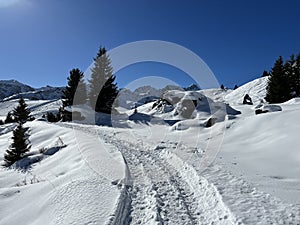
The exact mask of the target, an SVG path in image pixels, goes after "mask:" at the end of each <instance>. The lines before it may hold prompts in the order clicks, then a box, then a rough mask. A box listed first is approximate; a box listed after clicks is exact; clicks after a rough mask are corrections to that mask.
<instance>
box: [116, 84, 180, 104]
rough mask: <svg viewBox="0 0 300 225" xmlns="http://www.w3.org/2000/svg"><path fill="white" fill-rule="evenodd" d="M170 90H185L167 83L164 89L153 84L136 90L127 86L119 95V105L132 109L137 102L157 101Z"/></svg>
mask: <svg viewBox="0 0 300 225" xmlns="http://www.w3.org/2000/svg"><path fill="white" fill-rule="evenodd" d="M169 90H183V89H182V88H181V87H178V86H174V85H167V86H166V87H164V88H162V89H156V88H154V87H152V86H142V87H139V88H137V89H135V90H134V91H131V90H129V89H127V88H123V89H121V90H120V92H119V95H118V103H119V106H121V107H123V108H125V109H132V108H133V107H134V106H135V105H136V104H137V105H142V104H145V103H148V102H151V101H155V100H157V99H159V98H161V96H162V95H163V93H165V92H166V91H169Z"/></svg>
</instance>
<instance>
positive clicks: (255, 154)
mask: <svg viewBox="0 0 300 225" xmlns="http://www.w3.org/2000/svg"><path fill="white" fill-rule="evenodd" d="M266 82H267V80H266V79H262V78H260V79H257V80H255V81H253V82H250V83H248V84H246V85H244V86H242V87H240V90H238V89H237V90H235V91H231V90H221V89H210V90H201V91H182V90H171V91H164V92H163V93H159V94H162V95H161V96H159V97H162V99H163V100H159V101H157V102H149V103H146V104H142V103H141V105H140V106H138V107H137V113H134V109H129V110H126V109H123V111H122V114H118V113H116V114H115V115H113V119H114V120H115V121H113V122H108V121H107V120H109V119H110V116H108V115H101V116H102V119H103V118H104V120H105V121H102V123H101V124H102V125H103V124H106V126H95V125H93V124H88V123H86V124H80V122H72V123H62V122H59V123H55V124H49V123H47V122H44V121H34V122H29V123H27V124H26V126H29V127H30V130H31V131H30V132H31V137H30V141H31V143H32V146H33V148H32V154H31V155H30V156H29V158H30V159H31V161H34V159H36V157H38V158H41V159H42V160H41V161H40V162H38V163H35V164H33V165H32V167H31V168H30V170H27V171H26V172H25V173H20V172H17V171H15V170H11V169H3V168H1V169H0V208H1V209H3V210H0V224H1V225H2V224H4V225H6V224H7V225H8V224H25V225H26V224H45V225H47V224H109V225H117V224H122V225H123V224H124V225H127V224H134V225H136V224H199V225H202V224H218V225H227V224H228V225H233V224H234V225H235V224H249V225H252V224H260V225H266V224H299V221H300V198H299V196H300V176H299V174H300V167H299V165H300V154H299V152H298V146H299V144H300V143H299V141H298V136H297V134H298V131H299V130H300V126H299V124H298V123H296V122H295V121H298V120H299V119H300V117H299V112H300V101H299V99H292V100H290V101H288V102H286V103H283V104H277V105H275V106H273V105H272V106H270V105H268V104H265V103H264V104H260V105H259V107H260V108H261V109H269V112H267V113H264V114H259V115H255V110H256V109H257V104H258V103H259V102H260V99H262V98H263V97H264V95H265V87H266ZM249 91H250V92H249ZM137 93H138V94H137V95H138V97H136V96H134V95H133V97H132V99H131V100H132V101H133V102H135V101H138V100H139V99H142V98H143V97H145V96H147V95H148V96H150V95H154V94H158V92H156V90H153V89H149V88H145V87H144V88H141V89H139V90H138V92H137ZM246 93H248V94H249V95H250V97H251V98H252V99H253V101H254V105H242V104H241V102H242V100H243V97H244V94H246ZM130 94H132V92H127V93H126V90H125V94H124V96H125V95H127V96H130ZM128 99H129V98H127V100H128ZM123 100H126V98H124V99H123ZM16 102H17V101H16V100H9V101H7V102H1V103H0V116H1V115H6V113H7V111H10V110H11V109H12V108H13V107H15V106H16ZM224 102H227V103H230V105H226V104H224ZM121 103H122V102H121ZM27 104H28V105H29V106H30V109H31V110H32V113H33V114H34V115H37V116H38V115H42V114H43V113H44V112H46V111H51V110H57V108H58V106H59V104H60V102H59V101H54V100H53V101H51V100H47V101H45V100H44V101H41V100H39V101H27ZM127 104H128V103H126V105H127ZM81 109H82V112H84V113H83V115H85V116H88V115H89V114H88V112H89V110H88V107H82V108H80V107H79V106H78V107H77V108H76V110H78V111H80V110H81ZM275 109H276V110H275ZM278 109H281V111H278ZM226 112H227V114H226ZM240 112H241V113H240ZM91 115H92V114H91ZM91 115H90V116H91ZM93 116H94V115H93ZM96 116H97V115H96ZM212 118H215V119H216V121H215V120H213V119H212ZM92 119H94V117H93V118H92ZM209 119H211V121H210V123H211V124H210V125H211V126H207V124H208V122H209ZM87 121H88V120H86V121H84V122H87ZM103 122H106V123H103ZM214 122H216V123H214ZM14 126H15V125H9V124H7V125H3V126H0V160H1V159H2V157H3V152H4V151H5V149H6V148H7V147H8V145H9V142H10V137H11V135H12V130H13V128H14ZM58 137H60V138H61V139H62V140H63V142H64V144H65V145H66V146H65V147H60V148H59V151H56V152H53V151H50V152H53V153H55V154H52V155H51V154H50V155H45V154H44V153H43V152H44V151H39V150H40V149H42V148H46V149H50V150H53V149H52V148H53V147H55V146H57V145H58V143H59V142H58ZM218 151H219V152H218ZM47 152H49V151H47ZM27 162H28V161H27ZM20 203H21V204H20ZM11 209H15V211H14V212H13V213H12V211H11Z"/></svg>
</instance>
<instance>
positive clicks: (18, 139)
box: [4, 123, 31, 166]
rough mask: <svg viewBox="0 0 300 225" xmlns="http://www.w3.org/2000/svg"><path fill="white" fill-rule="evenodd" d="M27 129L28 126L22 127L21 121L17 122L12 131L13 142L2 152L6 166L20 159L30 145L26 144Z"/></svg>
mask: <svg viewBox="0 0 300 225" xmlns="http://www.w3.org/2000/svg"><path fill="white" fill-rule="evenodd" d="M27 130H28V128H24V127H23V126H22V123H19V125H18V126H17V128H16V129H15V130H14V131H13V137H12V140H13V143H12V144H11V146H10V147H9V149H8V150H6V153H5V154H4V161H5V162H6V164H7V166H11V165H12V164H14V163H15V162H16V161H18V160H20V159H22V158H23V157H24V154H25V153H26V152H28V151H29V149H30V147H31V146H29V145H28V135H27V134H26V131H27Z"/></svg>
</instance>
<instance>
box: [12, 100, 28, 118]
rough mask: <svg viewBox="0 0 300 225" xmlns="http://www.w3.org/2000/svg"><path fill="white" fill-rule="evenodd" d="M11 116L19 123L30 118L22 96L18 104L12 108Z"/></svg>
mask: <svg viewBox="0 0 300 225" xmlns="http://www.w3.org/2000/svg"><path fill="white" fill-rule="evenodd" d="M13 116H14V120H15V121H16V122H19V123H25V122H26V121H27V120H28V119H30V110H29V109H28V108H27V104H26V103H25V101H24V99H23V98H20V100H19V105H18V106H17V107H16V108H15V109H14V110H13Z"/></svg>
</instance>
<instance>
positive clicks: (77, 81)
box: [63, 68, 87, 107]
mask: <svg viewBox="0 0 300 225" xmlns="http://www.w3.org/2000/svg"><path fill="white" fill-rule="evenodd" d="M83 77H84V74H83V72H82V71H80V70H79V69H78V68H76V69H72V70H71V71H70V76H69V77H68V86H67V87H66V89H65V91H64V93H63V99H64V100H63V106H64V107H66V106H71V105H73V104H75V105H80V104H84V103H86V99H87V91H86V85H85V83H84V80H83ZM75 93H76V98H75ZM74 98H75V99H74ZM74 100H75V102H74Z"/></svg>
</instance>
